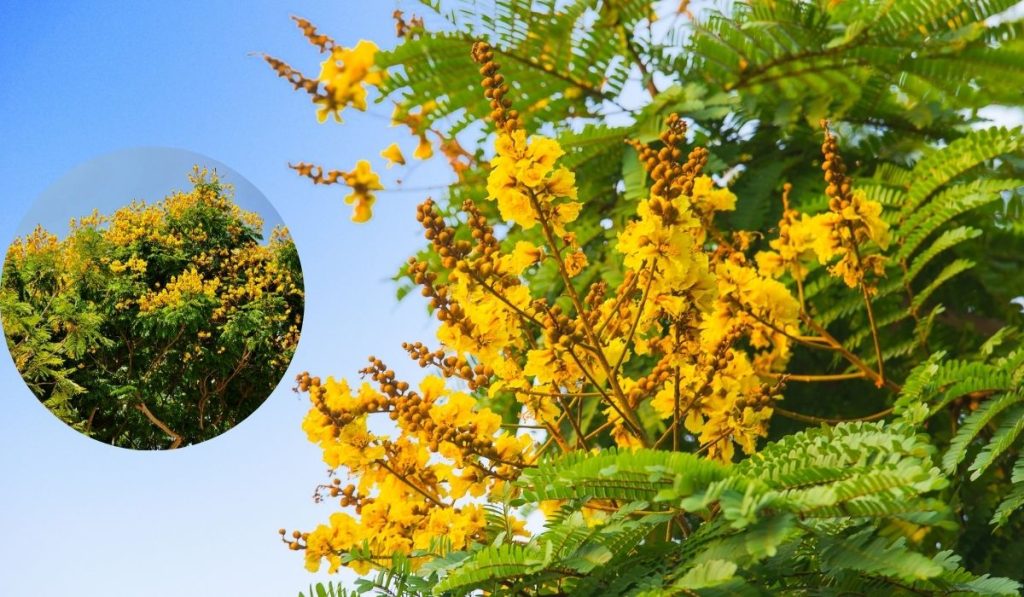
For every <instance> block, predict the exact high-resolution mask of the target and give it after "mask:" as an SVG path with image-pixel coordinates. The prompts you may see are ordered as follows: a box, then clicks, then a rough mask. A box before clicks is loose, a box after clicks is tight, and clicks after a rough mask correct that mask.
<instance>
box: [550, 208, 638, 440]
mask: <svg viewBox="0 0 1024 597" xmlns="http://www.w3.org/2000/svg"><path fill="white" fill-rule="evenodd" d="M530 202H531V203H532V204H533V209H534V210H535V211H536V212H537V218H538V220H539V221H540V225H541V230H542V231H543V233H544V239H545V240H546V241H547V243H548V246H549V247H551V251H552V253H554V255H555V257H556V259H557V263H558V273H559V274H560V275H561V276H562V282H563V283H564V284H565V291H566V293H567V294H568V295H569V299H570V300H571V301H572V304H573V306H574V307H575V308H576V313H577V315H578V317H579V318H580V321H581V322H582V323H583V330H584V331H585V332H586V334H587V337H588V339H589V341H590V343H591V344H593V345H594V348H595V349H596V350H595V356H596V357H597V361H598V363H599V364H600V365H601V368H602V369H603V370H604V374H605V376H606V377H607V378H608V384H609V385H610V386H611V388H612V391H613V392H614V393H615V397H616V398H618V399H619V400H620V401H621V403H622V405H623V406H625V407H626V408H625V412H620V413H619V414H620V416H622V418H623V420H625V421H628V422H629V424H630V426H632V427H633V429H634V432H635V433H634V435H636V437H637V439H639V440H640V442H641V443H642V444H643V445H644V447H650V446H649V442H648V441H647V437H646V434H644V433H643V431H642V429H643V425H641V424H640V421H639V420H637V418H636V414H635V413H633V412H632V410H630V408H629V401H627V400H626V396H625V393H624V392H623V391H622V388H621V387H619V382H618V380H617V379H616V378H615V372H614V371H613V370H612V368H611V366H610V365H609V364H608V359H607V358H606V357H605V354H604V351H603V350H601V343H600V341H599V340H598V338H597V336H596V335H595V334H594V328H593V327H592V326H591V325H590V322H589V321H588V320H587V318H586V317H584V313H585V309H584V308H583V302H582V301H581V300H580V297H579V294H577V293H576V288H575V287H574V286H573V285H572V276H570V275H569V272H568V271H567V270H566V269H565V262H564V261H563V260H562V251H561V250H560V249H559V247H558V243H557V242H556V241H555V234H554V231H552V229H551V224H550V222H548V219H547V216H546V215H545V214H544V210H543V209H541V205H540V201H539V200H538V199H537V195H536V194H535V193H534V192H533V191H532V190H531V191H530ZM573 356H574V357H575V354H574V355H573ZM612 402H613V401H612ZM613 406H615V405H614V404H613ZM615 408H616V410H619V409H618V407H617V406H616V407H615Z"/></svg>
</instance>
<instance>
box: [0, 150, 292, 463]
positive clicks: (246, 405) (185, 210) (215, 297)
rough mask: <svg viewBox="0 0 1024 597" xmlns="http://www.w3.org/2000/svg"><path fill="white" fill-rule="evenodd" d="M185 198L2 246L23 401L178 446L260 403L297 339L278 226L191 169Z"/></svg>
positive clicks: (140, 205)
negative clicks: (269, 226) (28, 396)
mask: <svg viewBox="0 0 1024 597" xmlns="http://www.w3.org/2000/svg"><path fill="white" fill-rule="evenodd" d="M191 181H192V184H193V187H192V189H191V190H190V191H189V192H187V193H185V192H176V193H172V194H171V195H169V196H167V197H166V198H165V199H163V200H162V201H159V202H156V203H153V204H147V203H145V202H142V201H136V202H133V203H131V204H130V205H128V206H125V207H123V208H121V209H119V210H117V211H116V212H115V213H114V214H111V215H109V216H108V215H101V214H99V213H98V212H95V211H94V212H93V213H92V215H89V216H86V217H83V218H80V219H77V220H73V221H72V225H71V230H70V232H69V234H68V235H67V236H66V237H65V238H63V239H59V238H58V237H57V236H56V235H54V234H52V233H49V232H47V231H46V230H44V229H43V228H42V227H37V228H36V229H35V231H34V232H33V233H32V234H30V235H28V236H26V237H25V238H24V239H21V238H19V239H17V240H16V241H15V242H14V243H13V244H12V245H11V246H10V248H9V249H8V253H7V260H6V262H5V264H4V272H3V274H4V275H3V283H2V288H0V301H2V303H0V306H2V312H3V323H4V330H5V333H6V336H7V344H8V347H9V348H10V350H11V354H12V355H13V357H14V361H15V365H16V366H17V368H18V370H19V371H20V372H21V375H22V377H23V378H24V379H25V381H26V383H27V384H28V386H29V388H30V389H31V390H32V392H33V393H34V394H35V395H36V396H37V397H38V398H39V399H40V401H42V402H43V404H44V405H46V406H47V408H49V409H50V411H51V412H53V413H54V414H55V415H56V416H58V417H59V418H60V419H61V420H62V421H64V422H65V423H67V424H68V425H70V426H72V427H74V428H75V429H77V430H79V431H81V432H82V433H85V434H87V435H89V436H90V437H93V438H95V439H98V440H100V441H104V442H107V443H110V444H113V445H115V446H122V447H127V448H136V449H159V448H167V447H170V448H177V447H179V446H182V445H188V444H192V443H197V442H201V441H203V440H206V439H209V438H211V437H214V436H217V435H219V434H221V433H223V432H224V431H227V430H228V429H231V428H232V427H234V426H235V425H237V424H238V423H239V422H241V421H242V420H243V419H244V418H245V417H247V416H248V415H249V414H251V413H252V412H253V411H254V410H255V409H256V408H257V407H258V406H259V405H260V404H262V403H263V401H264V400H265V399H266V398H267V396H269V394H270V392H271V391H272V390H273V389H274V387H275V386H276V385H277V382H278V381H279V380H280V378H281V375H282V374H283V373H284V370H285V368H286V367H287V366H288V363H289V361H290V360H291V357H292V354H293V353H294V350H295V346H296V344H297V342H298V337H299V328H300V325H301V317H302V307H303V295H302V272H301V269H300V266H299V260H298V255H297V253H296V251H295V245H294V244H293V243H292V241H291V238H290V237H289V236H288V232H287V230H286V229H284V228H277V229H275V230H274V231H273V233H272V235H271V238H270V240H269V243H262V242H261V241H262V234H263V233H262V227H263V221H262V219H261V218H260V216H259V215H258V214H256V213H255V212H248V211H245V210H243V209H241V208H240V207H238V205H236V204H235V203H234V202H233V200H232V191H231V189H230V187H228V186H226V185H224V184H223V183H221V182H220V180H219V179H218V178H217V176H216V174H213V175H210V174H208V173H207V172H206V171H205V170H203V171H200V170H198V168H197V169H196V171H195V172H193V174H192V176H191Z"/></svg>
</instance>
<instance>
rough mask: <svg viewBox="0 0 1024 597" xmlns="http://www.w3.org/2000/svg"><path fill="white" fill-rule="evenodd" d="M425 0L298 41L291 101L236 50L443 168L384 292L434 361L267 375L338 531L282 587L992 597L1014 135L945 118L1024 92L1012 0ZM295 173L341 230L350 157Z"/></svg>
mask: <svg viewBox="0 0 1024 597" xmlns="http://www.w3.org/2000/svg"><path fill="white" fill-rule="evenodd" d="M424 4H425V5H426V6H427V11H428V15H427V16H426V18H421V17H418V16H413V17H407V16H406V15H404V14H402V13H400V12H397V13H396V23H397V30H398V34H399V36H400V41H399V44H398V45H397V47H396V48H394V49H393V50H390V51H383V52H382V51H378V49H377V47H376V45H374V44H372V43H370V42H366V41H361V42H359V43H358V44H357V45H355V46H354V47H353V48H346V47H343V46H341V45H338V44H336V43H335V42H334V41H333V40H332V39H330V38H329V37H327V36H326V35H324V34H322V33H320V32H319V31H318V30H316V29H315V27H314V26H313V25H312V24H310V23H308V22H306V21H304V20H302V19H297V22H298V24H299V25H300V28H301V29H302V30H303V32H304V34H305V35H306V36H307V38H308V39H309V40H310V42H311V43H313V44H314V45H315V46H317V47H318V48H319V49H320V51H321V52H322V53H324V54H326V55H327V56H326V59H325V60H324V63H323V66H322V70H321V72H320V74H319V76H318V77H315V78H311V77H307V76H305V75H303V74H302V73H301V72H299V71H297V70H295V69H294V68H292V67H291V66H289V65H288V64H286V63H284V62H282V61H280V60H278V59H275V58H270V57H268V62H269V63H270V64H271V66H272V67H273V68H274V69H275V70H276V71H277V72H278V74H279V75H281V76H283V77H285V78H287V79H288V80H289V81H291V82H292V83H293V85H294V86H295V87H296V88H297V89H302V90H304V91H306V92H307V93H309V94H310V95H311V96H312V98H313V101H314V102H315V103H316V104H317V105H318V107H319V116H320V119H321V121H323V120H326V119H327V118H328V117H330V116H332V115H333V116H334V117H335V118H337V119H338V120H340V115H341V113H342V112H344V111H345V110H346V109H349V108H355V109H358V110H362V109H366V108H367V96H368V92H369V90H370V89H376V91H377V93H378V97H379V99H380V100H382V101H383V100H390V101H393V102H394V103H395V105H396V108H395V112H394V116H393V120H394V123H395V124H399V125H404V126H407V127H409V129H410V130H411V132H412V133H413V134H414V136H415V138H416V150H415V154H414V157H416V158H420V159H426V158H429V157H430V156H431V155H432V153H433V148H434V147H435V146H436V147H437V148H439V150H440V153H441V154H442V155H443V156H444V157H445V158H446V159H447V160H448V162H449V164H450V165H451V166H452V171H453V182H452V184H451V185H450V186H449V187H448V189H447V192H446V193H445V194H444V195H443V196H442V197H441V198H440V199H438V200H436V201H432V200H428V201H426V202H424V203H422V204H421V205H420V206H419V207H418V208H417V219H418V220H419V221H420V222H421V223H422V224H423V226H424V230H425V237H426V239H427V241H428V246H427V247H426V248H425V249H424V250H423V251H422V252H420V253H419V254H418V255H417V256H415V257H414V258H412V259H410V261H409V263H408V264H407V265H406V266H405V267H404V268H403V270H402V272H401V273H400V274H399V276H398V279H399V281H400V283H401V285H402V291H401V295H403V296H404V294H405V293H406V292H408V290H409V289H411V287H413V286H419V287H420V288H421V293H422V294H423V295H424V296H425V297H427V298H428V299H429V307H430V309H431V312H432V313H433V314H434V315H435V316H436V318H437V320H438V324H439V328H438V333H437V340H438V346H437V347H428V346H425V345H422V344H419V343H415V344H408V345H406V346H405V347H404V349H405V350H406V352H408V353H409V355H410V356H411V357H412V358H413V359H414V360H415V361H417V362H418V363H419V364H420V365H421V366H422V367H424V368H428V369H432V370H433V371H434V373H433V374H431V375H428V376H427V377H425V379H424V380H423V381H422V382H421V383H420V384H419V387H418V389H414V387H413V384H410V383H409V382H407V381H405V380H400V379H397V378H396V376H395V374H394V372H393V371H391V370H390V369H389V368H388V367H387V365H386V364H385V363H384V362H383V361H382V360H380V359H376V358H373V357H371V360H370V364H369V366H368V367H367V368H366V369H364V370H362V371H361V372H360V373H361V374H362V375H363V376H364V377H365V378H367V379H366V381H364V383H363V384H362V385H360V386H355V385H354V384H353V385H350V384H349V383H347V382H346V381H343V380H342V381H336V380H334V379H331V378H328V379H326V380H321V379H320V378H318V377H314V376H310V375H308V374H306V375H303V376H302V377H300V379H299V388H300V389H301V390H303V391H306V392H308V393H309V396H310V399H311V402H312V405H313V408H312V409H311V410H310V413H309V416H308V417H307V419H306V423H305V430H306V432H307V434H308V436H309V438H310V440H311V441H313V442H314V443H316V444H318V445H319V446H320V447H321V448H322V449H323V454H324V460H325V462H326V463H327V464H328V465H329V466H330V467H331V469H332V470H334V471H335V472H336V473H338V475H339V476H338V477H335V478H334V479H333V481H332V483H331V484H330V485H327V486H324V487H322V488H320V492H319V495H320V496H321V497H326V496H328V495H329V496H331V497H334V498H338V499H340V506H341V510H339V511H338V512H336V513H334V514H333V515H332V516H331V517H330V520H329V523H327V524H323V525H320V526H319V527H317V528H316V529H313V530H312V531H309V532H301V531H296V532H295V533H294V534H293V536H292V538H291V539H288V538H287V537H285V541H286V542H287V543H288V544H289V546H290V547H291V548H292V549H294V550H303V551H304V552H305V556H306V562H307V566H309V567H310V568H311V569H313V570H316V569H318V568H319V566H320V565H321V563H322V562H323V561H326V562H327V563H328V566H329V570H330V571H335V570H337V569H338V568H339V567H340V566H342V565H345V566H349V567H351V568H353V569H355V570H356V571H357V572H359V573H362V574H368V573H370V572H371V571H376V572H375V573H374V574H370V575H369V576H367V577H365V578H364V579H363V580H361V581H360V584H359V589H361V590H370V591H374V590H377V591H380V592H382V593H386V594H430V593H433V594H467V593H471V592H474V591H484V592H493V593H502V594H504V593H508V594H529V595H534V594H537V595H542V594H555V595H558V594H580V595H586V594H595V595H598V594H600V595H605V594H648V595H655V594H657V595H661V594H694V593H700V594H705V593H707V594H717V593H746V592H750V593H768V594H776V593H807V592H811V593H826V594H833V593H835V594H840V593H853V594H875V593H878V592H881V591H887V592H893V593H896V594H949V593H977V594H1016V593H1017V592H1018V591H1019V589H1020V585H1019V584H1018V583H1017V582H1015V581H1014V580H1010V579H1006V578H997V576H1008V577H1013V578H1015V579H1017V580H1020V579H1022V578H1024V577H1022V573H1021V570H1020V565H1019V563H1020V561H1021V558H1022V557H1024V543H1022V541H1024V539H1022V537H1024V533H1022V531H1024V513H1022V512H1021V510H1022V506H1024V455H1022V452H1021V446H1022V443H1024V442H1022V438H1021V434H1022V433H1024V412H1022V409H1024V394H1022V393H1021V391H1020V387H1021V386H1022V384H1021V382H1022V380H1024V349H1021V348H1020V347H1019V341H1020V325H1021V323H1022V322H1024V318H1022V316H1021V314H1020V312H1019V309H1018V307H1016V306H1015V305H1014V304H1013V301H1014V299H1018V298H1019V297H1021V295H1024V275H1022V274H1021V271H1022V269H1021V266H1022V265H1024V263H1022V260H1024V257H1022V256H1024V219H1022V217H1021V213H1022V208H1024V203H1022V197H1021V190H1022V189H1024V172H1022V170H1024V161H1022V157H1024V135H1022V134H1021V131H1020V129H1014V130H1008V129H1006V128H999V127H991V126H987V125H986V124H985V123H984V122H983V121H982V119H981V118H980V116H979V110H980V109H982V108H985V107H987V106H990V105H1007V106H1019V104H1020V98H1021V97H1022V95H1021V93H1022V92H1024V45H1022V42H1021V41H1020V39H1019V38H1020V34H1021V31H1022V27H1024V23H1022V22H1021V21H1020V20H1018V19H1015V18H1012V17H1010V16H1007V15H1006V14H1001V13H1002V11H1005V10H1006V9H1008V8H1010V7H1011V6H1013V5H1014V4H1016V2H1015V1H1010V0H1006V1H998V0H948V1H941V2H877V1H871V0H862V1H853V0H850V1H843V2H825V1H821V2H813V1H806V0H805V1H800V0H772V1H768V0H750V1H747V2H736V3H730V6H729V7H727V8H728V9H727V10H723V11H721V12H719V11H716V10H710V9H708V10H705V11H704V12H702V13H700V14H699V15H690V14H689V13H688V12H687V11H686V7H687V4H688V3H687V2H683V3H682V5H681V6H678V7H677V6H676V5H675V4H673V6H671V7H666V6H665V4H664V3H657V2H649V1H643V0H619V1H612V0H578V1H575V2H559V1H556V0H535V1H525V0H497V1H494V2H486V3H481V2H468V1H467V2H450V3H445V2H440V3H439V2H425V3H424ZM428 21H429V22H430V23H431V24H433V23H434V22H437V24H436V25H433V26H430V27H428ZM470 56H472V58H473V60H470ZM481 84H482V88H481ZM823 118H828V119H829V121H830V122H823V121H822V119H823ZM492 148H493V149H492ZM381 156H382V157H383V158H385V159H386V160H388V161H389V162H393V163H404V162H405V157H404V155H403V153H402V151H401V149H400V148H399V147H397V146H391V147H388V148H386V149H384V151H382V152H381ZM293 167H294V168H295V169H296V170H297V171H298V172H299V173H300V174H302V175H305V176H308V177H309V178H311V179H312V180H313V181H314V182H316V183H318V184H344V185H346V186H348V187H349V188H350V190H351V193H350V195H349V196H348V197H347V198H346V200H347V201H348V202H349V203H351V204H353V206H354V216H353V219H354V220H356V221H366V220H368V219H369V218H370V217H371V213H372V206H373V204H374V201H375V200H376V196H377V194H378V192H379V191H381V190H382V187H383V185H382V183H381V180H380V178H379V177H378V176H377V175H376V174H375V173H374V172H373V170H372V168H371V164H370V162H369V161H362V162H360V163H359V164H358V165H357V166H356V168H354V169H352V170H350V171H343V170H326V171H325V170H324V169H323V168H321V167H319V166H315V165H311V164H306V163H299V164H296V165H295V166H293ZM822 173H824V175H823V176H822ZM388 420H390V421H391V423H390V424H387V421H388ZM371 421H383V423H381V422H371ZM808 426H810V428H808ZM343 476H348V477H349V478H350V479H351V483H350V484H347V485H346V481H344V480H342V477H343ZM282 534H283V535H286V533H285V532H284V531H282ZM969 571H970V572H969ZM989 574H992V575H994V576H988V575H989ZM318 591H327V588H323V587H322V588H320V589H318Z"/></svg>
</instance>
